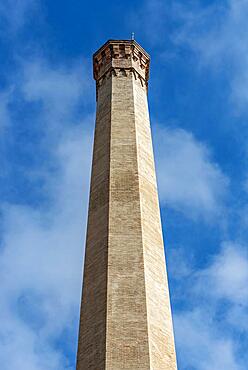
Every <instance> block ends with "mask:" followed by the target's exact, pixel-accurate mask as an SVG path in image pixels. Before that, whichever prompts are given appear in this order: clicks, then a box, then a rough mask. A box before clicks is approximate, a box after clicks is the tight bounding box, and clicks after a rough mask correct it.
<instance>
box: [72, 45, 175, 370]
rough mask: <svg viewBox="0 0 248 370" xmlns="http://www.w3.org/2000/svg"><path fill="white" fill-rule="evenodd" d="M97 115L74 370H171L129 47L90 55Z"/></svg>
mask: <svg viewBox="0 0 248 370" xmlns="http://www.w3.org/2000/svg"><path fill="white" fill-rule="evenodd" d="M93 60H94V77H95V79H96V83H97V114H96V128H95V140H94V154H93V165H92V177H91V190H90V204H89V217H88V229H87V241H86V255H85V267H84V282H83V298H82V306H81V318H80V330H79V344H78V357H77V370H89V369H92V370H176V369H177V365H176V355H175V347H174V338H173V327H172V318H171V310H170V300H169V290H168V283H167V276H166V270H165V258H164V246H163V238H162V230H161V222H160V211H159V203H158V195H157V185H156V176H155V169H154V159H153V149H152V140H151V132H150V122H149V113H148V105H147V82H148V76H149V61H150V59H149V56H148V54H147V53H146V52H145V51H144V50H143V49H142V48H141V47H140V46H139V45H138V44H137V43H136V42H135V41H133V40H132V41H126V40H124V41H123V40H121V41H113V40H110V41H108V42H107V43H106V44H105V45H103V47H102V48H101V49H100V50H99V51H98V52H97V53H96V54H95V55H94V57H93Z"/></svg>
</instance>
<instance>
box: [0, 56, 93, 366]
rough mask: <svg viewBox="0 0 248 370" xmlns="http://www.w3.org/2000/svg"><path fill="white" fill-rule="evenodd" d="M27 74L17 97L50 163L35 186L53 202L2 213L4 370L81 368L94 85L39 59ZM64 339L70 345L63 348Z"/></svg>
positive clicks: (0, 350)
mask: <svg viewBox="0 0 248 370" xmlns="http://www.w3.org/2000/svg"><path fill="white" fill-rule="evenodd" d="M20 68H21V70H22V72H21V73H18V75H17V76H15V77H16V78H17V81H16V84H17V85H18V86H16V87H15V86H14V90H15V88H16V89H17V90H18V94H17V96H18V99H20V96H21V99H22V101H23V102H25V104H27V105H28V104H30V106H29V108H30V109H31V110H32V109H33V106H32V104H35V109H34V111H33V113H32V124H33V128H32V126H29V128H27V129H28V130H29V131H28V132H27V134H28V135H27V137H29V138H30V140H31V141H32V135H33V134H34V132H35V130H36V129H37V126H39V127H41V128H42V129H41V130H42V133H43V134H42V135H41V136H40V141H38V142H37V141H36V145H37V147H36V150H37V152H38V153H39V151H40V149H41V148H42V150H43V151H44V153H43V156H44V158H46V160H45V162H44V161H43V165H42V166H41V168H39V167H37V166H36V167H35V168H33V169H32V172H31V176H32V179H31V182H32V181H33V185H34V186H35V184H36V180H37V178H38V179H39V182H38V184H39V183H40V180H41V179H42V182H41V183H42V188H41V189H40V191H41V192H42V194H43V195H44V199H46V201H45V202H44V203H42V204H41V205H38V206H37V205H35V204H34V205H32V204H29V202H26V204H25V198H24V199H22V205H20V204H16V203H13V202H8V203H6V202H5V203H3V205H2V207H1V212H2V219H3V224H2V228H3V237H2V241H1V252H0V276H1V281H2V289H1V293H0V295H1V298H0V299H1V307H2V312H1V320H2V322H4V324H3V325H2V327H1V329H0V362H1V366H2V368H3V369H4V370H10V369H17V368H20V367H23V363H24V358H25V369H27V370H29V369H30V370H31V369H32V370H34V369H35V370H43V369H44V370H45V369H46V370H47V369H51V370H55V369H59V370H61V369H73V368H74V366H73V362H72V359H71V358H69V357H68V356H67V355H66V353H67V352H68V351H69V352H70V351H75V349H76V348H75V347H76V337H75V335H76V332H77V329H76V327H77V322H78V321H77V320H78V314H79V312H78V309H79V304H80V290H81V272H82V262H83V250H84V233H85V221H86V209H87V203H88V188H89V169H90V155H91V143H92V137H91V136H92V128H93V118H92V117H91V116H89V117H86V116H84V120H83V121H82V119H81V118H80V114H79V112H80V109H81V106H82V103H81V102H82V101H83V99H85V95H84V88H86V86H87V79H85V81H84V80H83V73H82V72H83V70H82V68H80V65H79V64H77V65H75V66H71V67H68V66H63V65H60V66H54V65H53V66H52V65H50V64H49V62H48V61H45V60H44V59H36V60H33V61H31V62H29V63H27V64H23V63H21V64H20ZM81 73H82V77H81ZM79 76H80V78H79ZM12 99H14V97H12ZM12 103H13V101H12ZM91 124H92V126H91ZM9 130H10V132H11V130H15V127H14V125H13V122H10V127H9ZM32 130H34V131H32ZM27 144H28V143H27ZM33 149H34V148H33V146H30V150H31V152H30V153H29V155H30V156H32V155H36V154H35V152H36V151H33ZM25 150H26V149H25ZM37 155H38V154H37ZM51 162H52V166H51ZM24 176H30V173H29V169H28V167H27V168H26V172H24ZM36 186H39V185H36ZM72 328H75V329H74V330H72ZM64 332H68V333H69V334H68V335H69V336H70V338H71V339H70V342H69V343H66V342H63V341H62V342H61V340H62V339H61V338H63V333H64ZM57 342H58V343H60V342H61V343H62V344H60V346H58V344H57ZM61 346H62V347H61ZM11 353H15V356H11V355H10V354H11Z"/></svg>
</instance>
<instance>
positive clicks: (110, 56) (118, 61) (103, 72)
mask: <svg viewBox="0 0 248 370" xmlns="http://www.w3.org/2000/svg"><path fill="white" fill-rule="evenodd" d="M149 65H150V57H149V54H147V53H146V51H145V50H144V49H143V48H142V47H141V46H140V45H139V44H138V43H137V42H136V41H135V40H109V41H107V42H106V43H105V44H104V45H103V46H102V47H101V48H100V49H99V50H98V51H97V52H96V53H95V54H94V55H93V70H94V78H95V80H96V81H97V85H99V84H100V81H101V80H102V79H104V78H106V77H108V76H109V75H110V73H112V72H111V71H115V75H118V72H120V73H121V71H122V70H124V71H127V72H126V75H128V73H129V72H128V71H131V73H135V76H138V78H139V79H140V80H141V81H143V82H144V84H145V85H146V86H147V83H148V79H149Z"/></svg>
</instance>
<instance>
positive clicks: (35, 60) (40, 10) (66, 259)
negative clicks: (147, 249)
mask: <svg viewBox="0 0 248 370" xmlns="http://www.w3.org/2000/svg"><path fill="white" fill-rule="evenodd" d="M247 17H248V1H247V0H226V1H224V0H223V1H222V0H218V1H207V0H205V1H203V0H202V1H200V0H199V1H193V0H192V1H187V2H185V1H180V0H178V1H177V0H175V1H162V0H161V1H159V0H150V1H148V0H141V1H131V0H126V1H125V2H117V1H112V0H111V1H108V2H107V3H106V2H100V1H97V0H96V1H94V2H83V1H79V0H73V1H70V2H69V1H64V0H60V1H58V0H54V1H45V0H44V1H41V0H40V1H39V0H15V1H14V0H3V1H2V2H1V4H0V55H1V59H0V64H1V68H0V152H1V173H0V197H1V208H0V230H1V239H0V280H1V289H0V302H1V306H0V316H1V326H0V363H1V370H13V369H19V370H73V369H75V353H76V345H77V329H78V317H79V304H80V290H81V276H82V263H83V254H84V239H85V224H86V215H87V203H88V189H89V174H90V163H91V153H92V135H93V129H94V115H95V83H94V81H93V78H92V66H91V56H92V53H93V52H94V51H96V49H97V48H98V47H100V46H101V44H102V43H104V42H105V41H106V40H107V39H110V38H117V39H118V38H119V39H121V38H123V39H128V38H130V35H131V32H135V38H136V40H137V41H138V42H139V43H140V44H141V45H142V46H143V47H144V48H145V49H146V50H147V51H148V52H149V53H150V55H151V58H152V63H151V78H150V83H149V104H150V114H151V124H152V131H153V139H154V146H155V158H156V166H157V173H158V185H159V195H160V202H161V213H162V221H163V230H164V238H165V244H166V256H167V263H168V272H169V281H170V289H171V301H172V310H173V317H174V326H175V338H176V348H177V356H178V366H179V369H180V370H221V369H223V370H245V369H247V365H246V364H247V361H248V358H247V351H246V348H247V345H248V324H247V323H248V290H247V286H248V249H247V245H248V232H247V226H248V216H247V210H248V204H247V201H248V175H247V174H248V171H247V170H248V169H247V156H248V145H247V135H248V125H247V119H248V36H247V35H248V23H247Z"/></svg>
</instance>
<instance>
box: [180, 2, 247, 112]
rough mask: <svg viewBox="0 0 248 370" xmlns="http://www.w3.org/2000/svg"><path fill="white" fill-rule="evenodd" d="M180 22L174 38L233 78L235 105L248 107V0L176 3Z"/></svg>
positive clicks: (215, 70)
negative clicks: (207, 3) (196, 3)
mask: <svg viewBox="0 0 248 370" xmlns="http://www.w3.org/2000/svg"><path fill="white" fill-rule="evenodd" d="M175 15H176V17H177V19H178V20H179V22H180V27H178V28H177V29H176V32H175V33H174V37H173V40H174V41H175V42H176V44H177V45H181V46H183V45H184V46H185V45H186V46H188V47H190V49H191V50H192V51H193V52H194V53H195V55H196V57H197V59H198V61H199V63H200V65H201V66H204V65H205V66H208V67H211V68H212V70H213V71H214V72H217V73H218V75H219V76H220V75H221V74H222V75H224V76H225V77H226V78H227V79H228V80H229V82H230V97H231V100H232V102H233V103H234V104H235V107H236V109H238V110H241V111H246V107H247V101H248V88H247V81H248V57H247V53H248V42H247V41H248V36H247V35H248V25H247V15H248V3H247V1H246V0H228V1H226V2H214V3H213V4H211V5H207V6H205V7H200V6H199V4H198V6H192V3H191V5H190V6H188V5H185V4H183V5H179V3H177V6H175Z"/></svg>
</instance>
